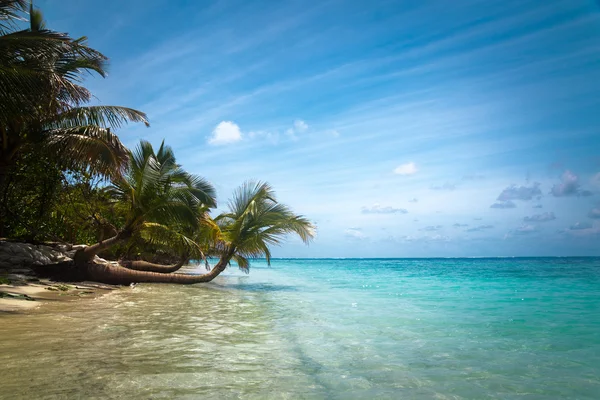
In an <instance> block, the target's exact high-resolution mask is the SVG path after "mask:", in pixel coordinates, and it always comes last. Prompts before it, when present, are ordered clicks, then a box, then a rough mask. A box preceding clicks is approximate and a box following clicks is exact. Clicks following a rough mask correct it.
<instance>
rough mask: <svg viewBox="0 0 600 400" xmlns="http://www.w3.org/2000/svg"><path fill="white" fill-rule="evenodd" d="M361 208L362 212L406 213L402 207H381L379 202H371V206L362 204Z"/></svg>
mask: <svg viewBox="0 0 600 400" xmlns="http://www.w3.org/2000/svg"><path fill="white" fill-rule="evenodd" d="M361 210H362V213H363V214H396V213H399V214H406V213H407V212H408V211H407V210H406V209H404V208H394V207H391V206H387V207H382V206H381V205H379V203H375V204H373V206H372V207H367V206H363V207H362V208H361Z"/></svg>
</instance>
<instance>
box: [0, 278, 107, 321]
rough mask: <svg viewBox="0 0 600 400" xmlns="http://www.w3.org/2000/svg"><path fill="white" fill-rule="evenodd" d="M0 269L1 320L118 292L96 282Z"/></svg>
mask: <svg viewBox="0 0 600 400" xmlns="http://www.w3.org/2000/svg"><path fill="white" fill-rule="evenodd" d="M15 270H16V269H8V270H7V269H0V316H2V315H3V314H6V313H21V312H28V311H31V310H36V309H40V308H42V307H43V306H44V305H47V304H49V303H53V302H71V301H78V300H83V299H95V298H97V297H100V296H103V295H106V294H108V293H111V292H112V291H114V290H117V289H119V287H118V286H112V285H105V284H101V283H97V282H91V281H83V282H68V283H66V282H57V281H53V280H51V279H47V278H40V277H37V276H36V274H35V273H34V272H33V271H31V270H24V269H23V268H18V270H17V271H15Z"/></svg>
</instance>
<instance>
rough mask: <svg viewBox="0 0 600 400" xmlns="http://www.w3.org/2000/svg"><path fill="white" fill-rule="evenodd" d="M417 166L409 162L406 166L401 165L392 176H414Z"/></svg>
mask: <svg viewBox="0 0 600 400" xmlns="http://www.w3.org/2000/svg"><path fill="white" fill-rule="evenodd" d="M417 171H418V170H417V166H416V164H415V163H414V162H409V163H406V164H401V165H399V166H397V167H396V168H395V169H394V174H396V175H404V176H406V175H414V174H416V173H417Z"/></svg>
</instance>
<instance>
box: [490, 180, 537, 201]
mask: <svg viewBox="0 0 600 400" xmlns="http://www.w3.org/2000/svg"><path fill="white" fill-rule="evenodd" d="M541 194H542V191H541V190H540V184H539V183H534V184H533V185H532V186H516V185H511V186H509V187H507V188H506V189H504V190H503V191H502V193H500V195H498V198H497V199H496V200H499V201H510V200H531V199H532V198H534V197H537V196H541Z"/></svg>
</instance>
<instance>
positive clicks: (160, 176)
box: [74, 140, 216, 269]
mask: <svg viewBox="0 0 600 400" xmlns="http://www.w3.org/2000/svg"><path fill="white" fill-rule="evenodd" d="M128 159H129V163H128V166H127V169H126V171H125V173H124V174H123V176H121V177H116V178H113V181H114V183H113V185H112V186H111V187H109V188H108V189H107V190H108V191H109V192H110V193H111V195H112V197H113V199H114V201H116V202H120V203H121V204H126V205H127V207H128V210H127V216H126V220H125V224H124V226H123V227H122V228H121V229H120V230H119V231H118V232H117V234H116V235H115V236H113V237H111V238H109V239H107V240H104V241H101V242H99V243H96V244H94V245H92V246H89V247H86V248H84V249H81V250H79V251H78V252H77V253H76V254H75V257H74V258H75V263H76V265H77V266H79V267H83V268H86V267H87V265H88V264H89V263H90V261H91V260H92V259H93V258H94V256H95V255H96V254H98V253H99V252H101V251H103V250H106V249H108V248H109V247H111V246H113V245H115V244H117V243H119V242H122V241H125V240H128V239H130V238H135V239H138V240H146V241H148V242H150V244H153V245H158V246H163V247H166V246H169V247H171V248H173V249H174V250H175V251H177V252H178V253H180V254H181V255H182V257H184V258H185V259H187V258H189V257H194V258H199V257H200V258H201V257H203V253H202V250H201V248H200V246H199V245H198V244H197V243H196V242H195V241H194V240H193V239H191V238H190V237H188V236H187V235H186V234H185V233H186V232H192V231H195V230H197V229H198V228H197V227H198V226H199V225H201V224H202V223H203V221H204V220H205V219H206V218H207V212H208V209H209V208H210V207H214V206H216V201H215V189H214V188H213V186H212V185H211V184H210V183H208V182H207V181H206V180H204V179H203V178H201V177H199V176H196V175H192V174H189V173H187V172H186V171H184V170H183V169H182V168H181V166H180V165H179V164H177V162H176V159H175V155H174V153H173V150H172V149H171V148H170V147H169V146H165V144H164V142H163V143H162V144H161V146H160V148H159V149H158V151H156V152H155V151H154V148H153V147H152V145H151V144H150V143H149V142H147V141H145V140H142V141H140V144H139V145H138V146H137V147H136V149H135V150H134V151H131V152H130V154H129V157H128ZM127 265H128V266H130V267H131V268H135V269H144V268H143V264H141V263H127ZM147 268H148V269H152V268H154V266H153V265H150V264H147Z"/></svg>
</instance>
